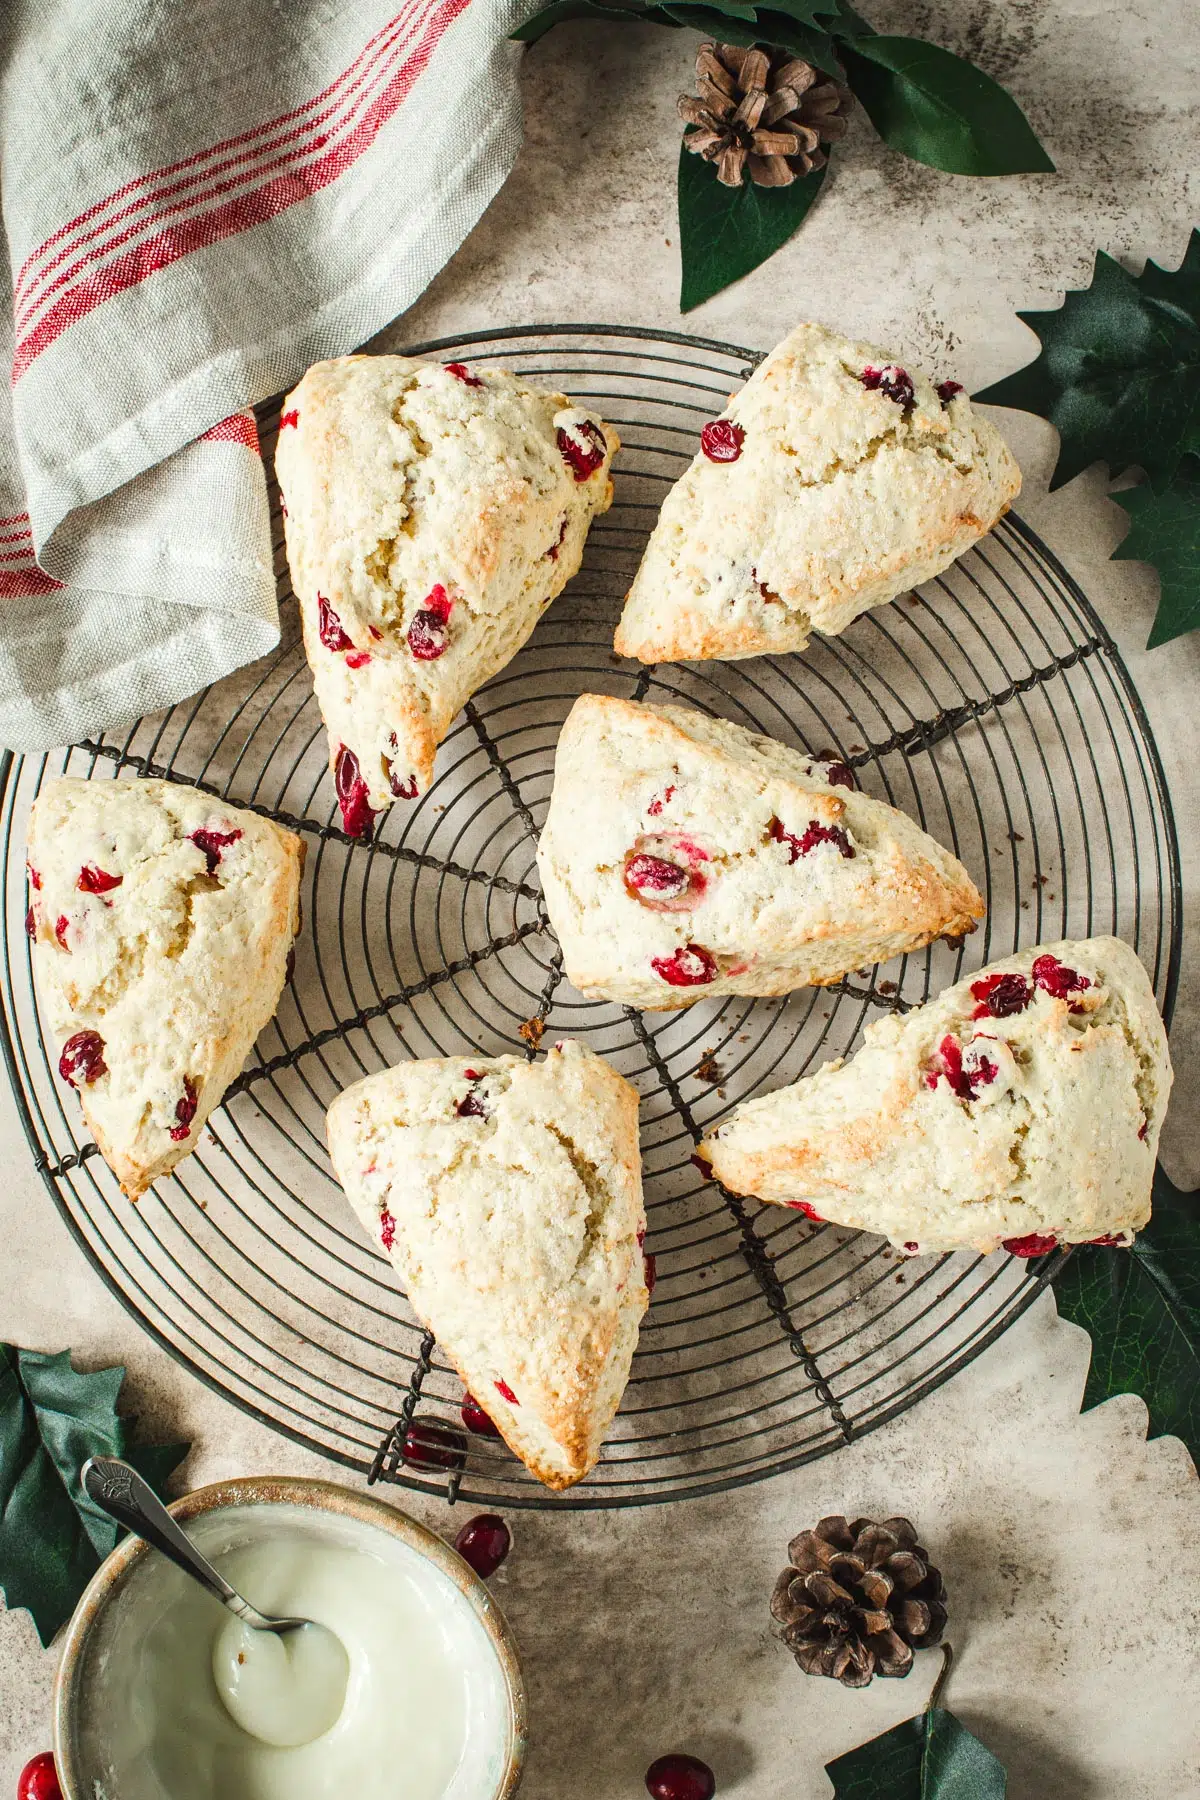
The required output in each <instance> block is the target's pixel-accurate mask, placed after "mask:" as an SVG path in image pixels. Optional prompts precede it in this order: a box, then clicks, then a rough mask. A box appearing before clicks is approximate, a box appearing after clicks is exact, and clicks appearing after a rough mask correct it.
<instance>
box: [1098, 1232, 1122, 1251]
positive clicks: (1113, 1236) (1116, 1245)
mask: <svg viewBox="0 0 1200 1800" xmlns="http://www.w3.org/2000/svg"><path fill="white" fill-rule="evenodd" d="M1088 1243H1089V1244H1098V1245H1101V1246H1103V1247H1104V1248H1106V1249H1113V1250H1128V1248H1129V1245H1128V1244H1127V1243H1126V1241H1125V1239H1124V1238H1123V1237H1122V1235H1121V1233H1120V1232H1119V1231H1117V1232H1113V1231H1109V1232H1106V1233H1105V1234H1104V1236H1103V1237H1098V1238H1089V1239H1088Z"/></svg>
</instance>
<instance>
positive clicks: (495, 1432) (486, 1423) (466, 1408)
mask: <svg viewBox="0 0 1200 1800" xmlns="http://www.w3.org/2000/svg"><path fill="white" fill-rule="evenodd" d="M461 1410H462V1422H463V1424H464V1425H465V1426H466V1428H467V1430H468V1431H473V1432H474V1433H475V1436H476V1437H494V1438H498V1437H499V1436H500V1427H499V1426H498V1425H497V1423H496V1421H495V1420H494V1419H493V1418H492V1416H491V1414H490V1413H485V1412H484V1410H483V1408H482V1406H480V1404H479V1402H478V1400H476V1398H475V1396H474V1394H464V1395H463V1403H462V1409H461Z"/></svg>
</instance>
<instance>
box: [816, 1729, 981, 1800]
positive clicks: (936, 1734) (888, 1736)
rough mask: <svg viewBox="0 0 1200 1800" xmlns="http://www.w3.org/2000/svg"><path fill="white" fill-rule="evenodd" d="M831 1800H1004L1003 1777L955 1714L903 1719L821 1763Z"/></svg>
mask: <svg viewBox="0 0 1200 1800" xmlns="http://www.w3.org/2000/svg"><path fill="white" fill-rule="evenodd" d="M825 1773H826V1774H827V1775H828V1776H829V1779H830V1780H831V1781H832V1783H833V1790H834V1795H835V1800H1004V1793H1005V1789H1006V1787H1007V1776H1006V1775H1005V1772H1004V1765H1003V1763H1001V1762H998V1761H997V1759H996V1758H995V1757H994V1756H993V1755H992V1753H991V1751H990V1750H988V1749H987V1748H986V1747H985V1746H984V1745H983V1744H981V1743H980V1741H979V1739H978V1738H977V1737H972V1735H971V1733H970V1732H969V1731H968V1730H967V1728H966V1726H965V1725H960V1724H959V1722H958V1720H957V1719H956V1718H955V1716H954V1714H953V1713H950V1712H946V1711H945V1710H944V1709H943V1708H942V1707H940V1706H939V1707H935V1708H933V1709H932V1710H931V1711H930V1712H926V1713H922V1714H921V1715H920V1717H919V1718H916V1719H906V1720H905V1721H904V1723H903V1725H895V1726H893V1727H892V1729H891V1731H885V1732H884V1733H883V1735H882V1736H881V1737H877V1738H872V1739H871V1741H870V1743H868V1744H860V1745H859V1747H858V1749H857V1750H851V1751H850V1752H849V1753H848V1754H847V1755H846V1756H839V1757H838V1758H837V1759H836V1761H834V1762H831V1763H826V1764H825Z"/></svg>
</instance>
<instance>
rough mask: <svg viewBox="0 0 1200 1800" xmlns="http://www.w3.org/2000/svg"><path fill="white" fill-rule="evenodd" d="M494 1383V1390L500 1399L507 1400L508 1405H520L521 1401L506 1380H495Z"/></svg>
mask: <svg viewBox="0 0 1200 1800" xmlns="http://www.w3.org/2000/svg"><path fill="white" fill-rule="evenodd" d="M494 1385H495V1389H496V1392H497V1393H498V1394H499V1396H500V1398H501V1399H502V1400H507V1401H508V1404H509V1405H510V1406H520V1404H521V1402H520V1401H519V1400H518V1399H517V1396H516V1395H515V1394H514V1393H513V1391H512V1389H511V1388H510V1387H509V1385H508V1383H507V1381H497V1382H496V1383H495V1384H494Z"/></svg>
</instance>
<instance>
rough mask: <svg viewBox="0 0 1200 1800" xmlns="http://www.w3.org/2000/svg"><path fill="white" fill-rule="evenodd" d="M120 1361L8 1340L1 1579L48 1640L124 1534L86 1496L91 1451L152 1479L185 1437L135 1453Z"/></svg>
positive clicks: (3, 1361) (0, 1408)
mask: <svg viewBox="0 0 1200 1800" xmlns="http://www.w3.org/2000/svg"><path fill="white" fill-rule="evenodd" d="M124 1376H125V1371H124V1369H122V1368H113V1369H100V1370H98V1371H97V1372H96V1373H95V1374H92V1375H81V1374H78V1373H77V1372H76V1371H75V1370H74V1369H72V1367H71V1357H70V1352H69V1351H67V1350H63V1351H60V1352H59V1353H58V1355H56V1356H49V1355H43V1354H41V1353H40V1352H38V1351H34V1350H18V1349H15V1348H13V1347H11V1346H10V1345H7V1344H4V1345H0V1586H2V1587H3V1589H4V1593H5V1598H6V1601H7V1604H8V1605H9V1607H10V1608H11V1607H16V1606H26V1607H28V1608H29V1611H30V1612H31V1613H32V1614H33V1620H34V1624H35V1625H36V1626H37V1629H38V1635H39V1636H40V1637H41V1640H42V1642H43V1643H44V1644H48V1643H49V1642H50V1640H51V1638H52V1637H53V1636H54V1634H55V1632H56V1631H57V1630H58V1628H59V1626H60V1625H62V1624H63V1623H64V1622H65V1621H66V1620H67V1619H68V1618H69V1617H70V1615H71V1613H72V1612H73V1611H74V1608H75V1602H76V1601H77V1600H78V1598H79V1596H80V1594H81V1593H82V1592H83V1590H84V1588H85V1587H86V1586H87V1584H88V1582H89V1581H90V1580H91V1578H92V1575H93V1574H94V1573H95V1571H96V1569H97V1568H98V1567H99V1565H100V1563H101V1561H102V1560H103V1559H104V1557H105V1556H107V1555H108V1553H109V1551H110V1550H112V1549H113V1547H114V1545H115V1544H116V1541H117V1538H118V1536H119V1535H120V1534H119V1531H118V1528H117V1526H116V1525H115V1524H114V1523H113V1522H112V1520H111V1519H109V1518H108V1517H107V1516H106V1515H105V1514H103V1513H101V1512H100V1511H99V1510H98V1509H97V1508H96V1507H95V1506H93V1504H92V1502H91V1501H90V1500H89V1499H88V1498H87V1496H86V1495H85V1494H84V1492H83V1490H82V1488H81V1486H80V1483H79V1470H80V1468H81V1467H82V1465H83V1464H84V1463H85V1462H86V1461H87V1459H88V1457H89V1456H99V1455H106V1456H127V1457H128V1458H129V1460H130V1461H131V1462H132V1463H133V1464H134V1465H135V1467H137V1468H138V1469H140V1470H141V1472H142V1474H144V1475H145V1476H146V1479H147V1480H148V1481H150V1482H151V1484H152V1485H154V1486H161V1484H162V1482H163V1480H164V1479H165V1477H166V1475H167V1474H169V1473H170V1471H171V1469H173V1468H174V1467H175V1465H176V1464H177V1463H178V1462H180V1461H181V1460H182V1459H183V1457H184V1456H185V1455H186V1454H187V1448H188V1447H187V1445H186V1444H177V1445H173V1446H171V1447H169V1448H167V1447H164V1448H161V1449H152V1450H144V1449H143V1450H130V1448H129V1444H128V1427H127V1423H126V1421H125V1420H124V1419H121V1418H119V1417H118V1415H117V1411H116V1403H117V1395H118V1393H119V1392H120V1388H121V1383H122V1381H123V1380H124Z"/></svg>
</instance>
